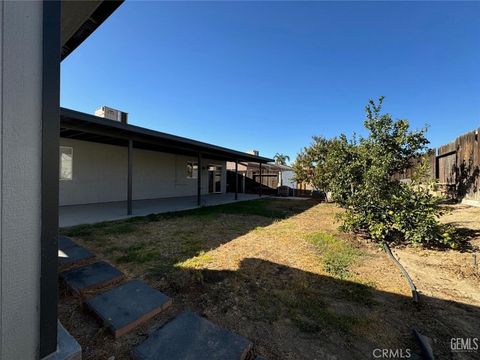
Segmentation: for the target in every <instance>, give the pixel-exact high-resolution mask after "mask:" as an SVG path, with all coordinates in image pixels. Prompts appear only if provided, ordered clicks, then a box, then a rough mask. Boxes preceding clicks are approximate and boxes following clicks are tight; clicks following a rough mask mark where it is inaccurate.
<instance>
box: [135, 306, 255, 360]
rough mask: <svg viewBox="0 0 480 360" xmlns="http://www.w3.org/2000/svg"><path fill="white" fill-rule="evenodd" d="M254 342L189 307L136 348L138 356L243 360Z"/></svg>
mask: <svg viewBox="0 0 480 360" xmlns="http://www.w3.org/2000/svg"><path fill="white" fill-rule="evenodd" d="M251 351H252V343H251V342H250V341H249V340H248V339H246V338H244V337H242V336H239V335H237V334H234V333H232V332H230V331H228V330H225V329H223V328H221V327H219V326H217V325H215V324H213V323H212V322H210V321H208V320H207V319H205V318H202V317H200V316H198V315H195V314H194V313H192V312H189V311H185V312H183V313H181V314H180V315H178V316H177V317H176V318H175V319H173V320H172V321H170V322H168V323H166V324H165V325H164V326H162V327H161V328H159V329H158V330H156V331H154V332H153V333H152V334H151V335H150V336H149V337H148V338H147V340H145V341H144V342H143V343H141V344H140V345H138V346H136V347H135V348H134V349H133V351H132V357H133V358H134V359H136V360H160V359H169V360H187V359H188V360H189V359H195V360H217V359H218V360H224V359H228V360H243V359H246V358H247V357H248V356H250V353H251Z"/></svg>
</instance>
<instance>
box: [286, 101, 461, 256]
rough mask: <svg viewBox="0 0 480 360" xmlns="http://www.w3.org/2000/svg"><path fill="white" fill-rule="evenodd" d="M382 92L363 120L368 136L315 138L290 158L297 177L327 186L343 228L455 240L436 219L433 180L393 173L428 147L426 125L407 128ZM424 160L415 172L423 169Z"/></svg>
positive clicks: (390, 237) (386, 236)
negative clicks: (387, 109)
mask: <svg viewBox="0 0 480 360" xmlns="http://www.w3.org/2000/svg"><path fill="white" fill-rule="evenodd" d="M382 103H383V97H381V98H379V100H378V102H377V103H375V102H374V101H372V100H370V101H369V103H368V105H367V106H366V108H365V113H366V119H365V122H364V126H365V128H366V130H367V131H368V136H366V137H357V136H355V135H354V136H353V137H352V138H351V139H349V138H348V137H347V136H346V135H343V134H342V135H340V136H339V137H337V138H333V139H325V138H323V137H314V138H313V139H314V141H313V143H312V144H311V145H310V146H309V147H307V148H305V149H304V150H303V151H302V152H300V153H299V155H298V156H297V159H296V161H295V164H294V170H295V173H296V178H297V180H299V181H300V180H302V181H308V182H309V183H311V184H312V185H314V186H315V187H316V188H320V189H324V190H325V191H330V192H331V193H332V195H333V199H334V200H335V201H336V202H337V203H338V205H340V206H341V207H343V208H344V209H345V212H344V213H343V214H342V215H341V218H342V220H343V225H342V228H343V229H344V230H347V231H354V232H362V233H366V234H367V235H369V236H370V237H371V238H372V239H374V240H376V241H379V242H384V241H407V242H411V243H422V244H425V245H433V244H439V243H441V244H446V245H449V246H452V247H455V246H456V243H455V240H454V239H453V238H452V236H451V235H452V234H451V232H452V230H451V229H448V228H446V227H445V226H444V225H441V224H440V223H439V222H438V217H439V216H440V215H441V214H442V210H441V208H440V206H439V199H438V198H437V197H436V196H435V195H434V193H433V192H432V191H431V190H432V184H430V183H428V182H426V181H425V177H424V176H420V175H418V176H415V177H414V179H412V183H411V184H406V183H403V182H400V181H398V180H396V179H395V178H394V175H395V174H397V173H402V172H403V171H405V170H406V169H409V168H410V167H411V166H412V165H411V164H412V162H411V159H412V158H415V157H421V156H423V155H424V154H425V153H426V150H427V144H428V140H427V138H426V136H425V134H426V128H423V129H420V130H411V129H410V126H409V123H408V121H407V120H404V119H400V120H394V119H393V118H392V116H391V115H390V114H382V113H381V109H382ZM425 166H426V164H423V165H421V166H420V167H419V174H420V173H422V172H423V174H425V171H426V169H425Z"/></svg>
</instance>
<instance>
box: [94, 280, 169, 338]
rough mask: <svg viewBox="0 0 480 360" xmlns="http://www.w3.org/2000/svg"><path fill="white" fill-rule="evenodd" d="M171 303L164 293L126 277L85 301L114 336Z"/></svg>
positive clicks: (152, 315) (150, 316)
mask: <svg viewBox="0 0 480 360" xmlns="http://www.w3.org/2000/svg"><path fill="white" fill-rule="evenodd" d="M171 303H172V301H171V299H170V298H169V297H168V296H166V295H165V294H162V293H161V292H160V291H158V290H155V289H153V288H151V287H150V286H148V285H147V284H146V283H144V282H143V281H140V280H132V281H129V282H127V283H125V284H123V285H120V286H118V287H115V288H113V289H111V290H108V291H106V292H104V293H102V294H100V295H97V296H95V297H93V298H91V299H89V300H88V301H86V305H87V306H88V308H90V309H91V310H92V311H93V312H94V313H95V314H96V315H97V316H98V317H99V318H100V319H101V321H102V322H103V323H104V325H106V326H107V327H108V328H109V329H110V330H111V331H112V332H113V334H114V336H115V337H119V336H122V335H124V334H126V333H127V332H129V331H131V330H133V329H134V328H136V327H137V326H140V325H141V324H143V323H144V322H146V321H148V320H149V319H151V318H152V317H154V316H155V315H157V314H158V313H160V312H161V311H162V310H164V309H166V308H167V307H169V306H170V305H171Z"/></svg>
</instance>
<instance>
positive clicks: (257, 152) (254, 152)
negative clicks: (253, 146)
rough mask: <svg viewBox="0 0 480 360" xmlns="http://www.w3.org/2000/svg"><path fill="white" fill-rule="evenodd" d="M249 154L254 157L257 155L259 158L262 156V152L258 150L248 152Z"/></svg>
mask: <svg viewBox="0 0 480 360" xmlns="http://www.w3.org/2000/svg"><path fill="white" fill-rule="evenodd" d="M248 154H252V155H255V156H258V155H259V154H260V152H259V151H258V150H250V151H249V152H248Z"/></svg>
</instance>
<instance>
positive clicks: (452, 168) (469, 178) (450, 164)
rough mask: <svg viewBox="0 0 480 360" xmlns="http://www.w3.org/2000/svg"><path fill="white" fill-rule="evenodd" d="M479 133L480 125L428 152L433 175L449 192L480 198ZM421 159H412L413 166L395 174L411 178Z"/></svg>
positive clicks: (467, 197) (459, 196)
mask: <svg viewBox="0 0 480 360" xmlns="http://www.w3.org/2000/svg"><path fill="white" fill-rule="evenodd" d="M479 133H480V129H477V130H474V131H471V132H468V133H466V134H463V135H461V136H459V137H458V138H456V139H455V141H452V142H451V143H449V144H446V145H442V146H440V147H439V148H438V149H437V150H435V149H434V150H433V151H432V153H431V154H429V155H426V156H428V162H429V163H430V176H431V178H433V179H437V180H438V183H439V184H440V185H441V186H443V187H444V189H445V190H446V191H447V192H453V193H455V194H454V196H455V197H457V198H460V199H463V198H464V199H468V200H478V201H480V174H479V173H480V143H479ZM421 161H422V158H419V159H412V160H411V164H412V167H411V168H410V169H407V170H406V171H405V172H404V173H403V174H397V175H395V178H396V179H398V180H404V179H411V178H412V175H413V173H414V171H415V170H414V168H415V166H416V165H417V164H419V163H420V162H421Z"/></svg>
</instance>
